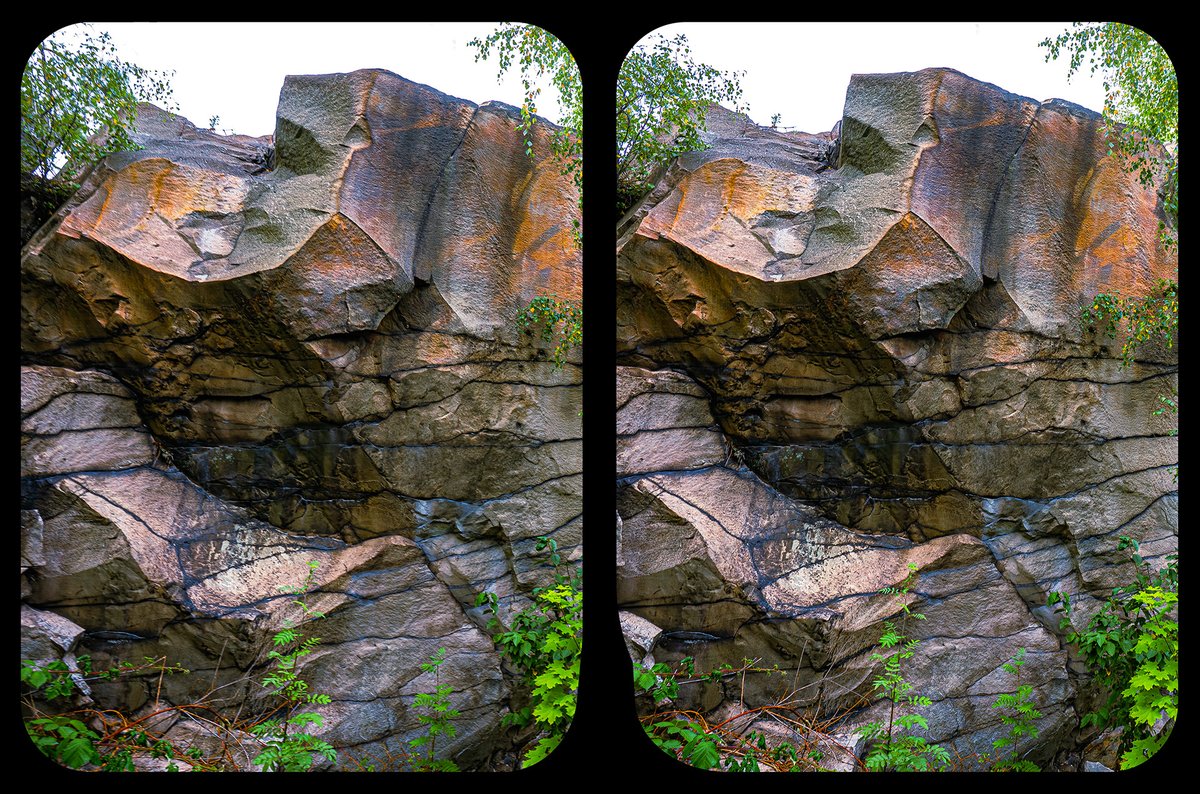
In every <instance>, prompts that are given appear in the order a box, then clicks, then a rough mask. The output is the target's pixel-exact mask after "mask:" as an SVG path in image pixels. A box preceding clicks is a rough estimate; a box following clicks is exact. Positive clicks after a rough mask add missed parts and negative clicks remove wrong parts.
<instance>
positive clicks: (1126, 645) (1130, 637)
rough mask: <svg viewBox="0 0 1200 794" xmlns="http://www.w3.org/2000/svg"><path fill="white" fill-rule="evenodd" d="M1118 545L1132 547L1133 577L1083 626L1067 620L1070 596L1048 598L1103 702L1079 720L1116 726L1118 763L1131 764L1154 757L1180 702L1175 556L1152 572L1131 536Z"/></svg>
mask: <svg viewBox="0 0 1200 794" xmlns="http://www.w3.org/2000/svg"><path fill="white" fill-rule="evenodd" d="M1117 548H1118V549H1120V550H1124V549H1132V550H1133V553H1132V555H1131V559H1132V561H1133V565H1134V579H1133V581H1132V582H1130V583H1129V584H1127V585H1124V586H1123V587H1115V588H1113V590H1112V593H1111V595H1110V596H1109V598H1108V600H1107V601H1106V602H1105V604H1104V606H1103V607H1101V609H1100V611H1099V612H1097V613H1096V614H1095V615H1094V616H1092V619H1091V620H1089V621H1088V625H1087V628H1086V629H1084V630H1082V631H1078V630H1076V629H1075V628H1074V626H1073V625H1072V624H1071V599H1070V596H1069V595H1068V594H1066V593H1058V592H1053V593H1050V596H1049V598H1048V603H1049V604H1050V605H1051V606H1055V607H1056V609H1058V610H1059V611H1061V612H1062V613H1063V617H1062V619H1061V621H1060V627H1061V628H1063V629H1068V633H1067V635H1066V640H1067V642H1069V643H1071V644H1073V645H1075V646H1076V647H1077V648H1078V650H1079V653H1080V654H1081V655H1082V656H1083V660H1084V662H1085V663H1086V664H1087V667H1088V670H1089V671H1090V672H1091V673H1092V680H1093V682H1094V683H1095V684H1096V685H1097V686H1099V687H1100V688H1101V690H1102V691H1103V693H1104V702H1103V704H1102V705H1101V706H1100V708H1098V709H1097V710H1096V711H1094V712H1091V713H1089V714H1087V715H1085V716H1084V718H1083V721H1082V724H1083V725H1085V726H1087V725H1095V726H1097V727H1099V728H1101V729H1105V728H1110V727H1115V728H1120V729H1121V741H1120V745H1119V752H1120V753H1121V768H1122V769H1129V768H1130V767H1134V766H1137V765H1138V764H1140V763H1142V762H1143V761H1145V760H1146V759H1148V758H1150V757H1151V756H1153V755H1154V753H1156V752H1157V751H1158V750H1159V749H1160V748H1161V747H1162V745H1163V743H1164V742H1165V741H1166V739H1167V737H1168V736H1169V735H1170V733H1171V729H1172V728H1173V727H1174V724H1175V717H1176V714H1177V713H1178V707H1179V624H1178V623H1177V622H1176V621H1175V619H1174V618H1173V617H1172V614H1173V612H1174V610H1175V607H1176V605H1177V604H1178V593H1179V555H1177V554H1171V555H1168V556H1167V558H1166V559H1167V564H1166V565H1165V566H1164V567H1163V568H1162V569H1161V570H1159V571H1151V569H1150V565H1149V563H1147V562H1146V561H1145V560H1144V559H1143V558H1142V556H1141V555H1140V554H1139V545H1138V542H1137V541H1136V540H1134V539H1132V538H1130V537H1128V536H1125V535H1122V536H1121V537H1120V540H1119V542H1118V544H1117Z"/></svg>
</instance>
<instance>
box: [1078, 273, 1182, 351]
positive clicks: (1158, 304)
mask: <svg viewBox="0 0 1200 794" xmlns="http://www.w3.org/2000/svg"><path fill="white" fill-rule="evenodd" d="M1079 319H1080V322H1081V323H1082V325H1083V327H1084V328H1085V329H1091V328H1095V327H1097V326H1099V327H1100V328H1101V330H1102V332H1103V333H1104V334H1105V335H1106V336H1107V337H1108V338H1110V339H1116V337H1117V331H1118V330H1119V329H1120V327H1121V326H1122V325H1124V326H1125V328H1126V329H1127V332H1126V334H1125V338H1124V339H1123V340H1122V343H1121V361H1122V362H1123V363H1124V364H1126V365H1128V364H1131V363H1132V362H1133V357H1134V354H1135V353H1136V351H1137V349H1138V348H1139V347H1141V345H1142V344H1144V343H1146V342H1149V341H1151V340H1158V341H1160V342H1161V343H1162V344H1163V345H1165V346H1166V347H1172V346H1173V345H1174V344H1175V337H1176V336H1177V335H1178V333H1179V285H1178V284H1177V283H1176V282H1175V281H1174V280H1171V279H1159V280H1158V281H1157V282H1156V284H1155V287H1154V289H1153V290H1152V291H1151V292H1150V293H1149V294H1148V295H1143V296H1140V297H1124V296H1122V295H1120V294H1107V293H1101V294H1099V295H1097V296H1096V297H1095V298H1094V299H1093V300H1092V305H1091V306H1084V307H1083V308H1082V309H1081V310H1080V313H1079Z"/></svg>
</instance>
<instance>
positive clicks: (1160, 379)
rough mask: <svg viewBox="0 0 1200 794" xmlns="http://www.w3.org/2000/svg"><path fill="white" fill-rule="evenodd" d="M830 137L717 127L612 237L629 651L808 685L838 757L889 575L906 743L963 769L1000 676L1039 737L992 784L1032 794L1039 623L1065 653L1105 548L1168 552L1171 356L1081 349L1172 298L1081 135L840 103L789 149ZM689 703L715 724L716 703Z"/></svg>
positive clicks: (1046, 641)
mask: <svg viewBox="0 0 1200 794" xmlns="http://www.w3.org/2000/svg"><path fill="white" fill-rule="evenodd" d="M727 121H728V120H727V119H726V122H727ZM834 137H835V134H827V135H824V136H813V135H807V134H803V133H800V134H789V133H783V132H779V131H776V130H770V129H765V128H758V127H755V126H753V125H751V124H743V125H741V126H738V125H733V124H729V123H724V124H721V125H718V126H717V128H716V132H715V133H714V134H712V135H711V136H710V141H709V143H710V146H709V148H707V149H705V150H704V151H700V152H693V153H689V154H686V155H683V156H682V157H680V158H679V159H678V160H677V161H676V162H675V163H673V164H672V165H671V166H670V167H669V168H667V169H666V171H665V173H664V175H663V178H662V181H661V182H660V183H659V184H658V185H657V186H656V188H655V189H654V190H653V191H652V192H651V193H650V194H649V195H648V196H647V197H646V199H645V200H644V201H643V202H642V203H641V204H640V205H639V206H636V207H634V208H633V209H632V210H631V211H630V213H629V214H628V215H627V216H626V217H625V218H624V219H623V220H622V221H621V223H620V224H619V225H618V236H619V240H618V258H617V285H618V286H617V288H618V300H617V303H618V305H617V349H618V362H617V363H618V365H619V366H618V373H617V382H618V388H617V391H618V406H617V408H618V414H617V418H618V478H619V480H618V517H619V526H620V535H621V541H620V546H619V548H620V552H619V554H620V558H619V561H618V593H619V602H620V606H621V608H622V609H623V610H625V611H626V614H627V616H628V617H627V618H626V619H625V623H626V624H628V625H630V626H634V625H635V623H634V620H633V619H635V618H640V619H641V621H642V623H638V624H636V625H637V626H638V628H637V638H632V637H631V638H630V643H631V647H635V648H637V653H636V654H635V655H637V656H638V661H640V660H641V656H642V655H644V654H647V653H648V654H650V655H651V656H653V657H654V658H655V659H656V660H657V661H669V660H670V659H673V658H679V657H681V656H685V655H687V656H694V657H696V659H697V666H698V667H700V666H704V667H714V666H717V665H719V664H722V663H726V662H728V663H732V664H734V665H735V666H736V665H737V664H738V663H739V662H740V661H741V659H742V658H743V657H747V658H761V659H762V660H763V662H764V663H765V664H766V665H768V666H769V665H770V664H773V663H775V662H778V663H779V664H780V666H781V667H785V666H786V667H789V668H792V669H796V670H798V673H796V675H797V678H796V684H795V687H794V688H798V689H800V690H803V691H811V692H816V691H817V690H818V689H819V687H815V686H814V687H813V688H811V689H809V690H805V689H804V687H805V684H806V683H807V682H817V681H823V682H825V683H824V684H822V686H823V687H826V688H827V687H828V686H829V685H831V682H833V684H835V685H836V687H837V688H838V689H839V691H841V692H843V693H844V694H845V697H844V698H842V699H835V701H836V702H835V701H828V702H822V703H821V706H822V707H823V708H826V709H836V708H839V707H844V708H846V709H849V711H848V712H846V713H845V714H844V720H843V722H842V725H841V728H839V730H841V729H846V730H850V729H852V728H854V727H855V726H858V725H861V724H863V723H864V722H867V721H869V720H870V719H873V718H876V717H878V714H877V711H878V709H877V707H871V708H867V709H862V708H859V707H857V706H854V705H853V704H854V703H855V702H856V698H857V697H858V696H861V695H869V694H870V690H871V680H872V677H873V670H872V669H871V668H872V662H870V661H869V649H870V648H871V646H872V645H874V644H876V643H877V642H878V638H879V635H880V633H881V630H882V621H883V620H885V619H893V617H894V616H895V615H896V614H897V610H898V608H899V607H898V606H897V605H896V604H894V603H893V602H892V600H891V599H890V598H888V597H886V596H882V595H878V594H877V591H878V590H879V589H880V588H882V587H894V586H896V585H897V584H898V583H899V582H900V581H901V580H903V578H904V577H905V575H906V574H907V570H908V569H907V563H909V562H914V563H916V564H917V565H918V566H919V568H920V571H921V573H920V576H919V578H918V579H917V583H916V585H914V589H913V597H912V604H913V605H914V606H913V608H914V609H917V610H918V611H922V612H924V613H926V614H927V616H928V620H927V621H926V622H924V623H922V624H920V625H919V627H918V628H917V629H916V633H917V636H918V637H919V638H920V639H921V640H922V642H921V645H920V647H919V650H918V652H917V656H916V657H915V658H914V660H913V665H912V670H911V674H909V675H908V677H909V679H910V680H913V681H917V682H919V686H920V687H921V688H920V692H921V694H927V695H929V696H930V697H932V698H933V701H934V703H933V706H932V707H930V709H929V710H928V713H927V717H928V719H929V723H930V731H929V738H930V739H931V740H934V741H937V742H939V743H946V744H949V745H952V746H954V747H955V748H957V749H959V750H960V751H962V752H975V753H985V752H990V751H991V741H992V740H993V739H995V738H997V737H998V736H999V735H1000V724H999V716H998V715H997V713H996V711H995V710H994V709H992V708H991V703H992V701H993V700H994V698H995V694H996V693H999V692H1004V691H1012V690H1013V689H1014V688H1015V685H1013V684H1012V683H1011V681H1008V680H1006V679H1005V676H1006V675H1007V674H1006V673H1004V671H1003V669H1002V665H1003V664H1004V663H1005V662H1006V661H1008V660H1009V659H1011V658H1012V656H1013V654H1014V653H1015V652H1016V650H1017V649H1018V648H1019V647H1025V648H1027V649H1028V653H1029V660H1030V661H1029V663H1028V666H1027V667H1025V668H1024V669H1023V673H1022V676H1023V677H1022V683H1025V682H1029V683H1033V684H1034V685H1035V692H1036V697H1037V702H1038V708H1039V709H1040V710H1041V711H1042V713H1043V718H1042V720H1040V721H1039V723H1038V724H1039V729H1040V730H1041V736H1040V738H1039V739H1038V740H1037V746H1036V747H1035V746H1034V744H1033V743H1031V742H1027V743H1026V744H1025V745H1023V746H1022V747H1021V752H1024V751H1026V750H1030V752H1031V755H1030V756H1029V757H1030V758H1032V759H1033V760H1035V761H1037V762H1038V763H1039V764H1042V765H1043V766H1045V765H1048V764H1050V763H1052V762H1053V755H1054V753H1055V751H1056V750H1058V749H1062V748H1064V747H1066V746H1067V745H1068V744H1070V742H1072V741H1074V740H1075V737H1073V731H1075V730H1076V728H1077V724H1078V723H1077V715H1076V713H1075V712H1076V708H1077V704H1076V702H1075V696H1076V691H1077V683H1078V678H1077V672H1078V670H1077V669H1076V668H1075V667H1073V665H1072V664H1071V663H1070V661H1069V657H1068V654H1067V652H1066V650H1065V649H1064V647H1063V644H1062V642H1061V638H1060V636H1056V635H1058V634H1059V632H1060V630H1059V629H1058V624H1057V619H1056V618H1055V617H1054V616H1053V615H1052V614H1050V613H1049V610H1048V609H1046V607H1045V604H1046V598H1047V595H1048V593H1049V592H1051V591H1066V592H1068V593H1070V594H1071V596H1072V603H1073V604H1075V605H1076V611H1077V614H1076V620H1077V621H1083V622H1084V623H1086V619H1087V617H1088V616H1090V615H1091V614H1092V613H1093V612H1094V611H1095V610H1096V609H1097V607H1098V603H1099V601H1100V600H1103V599H1104V598H1105V597H1107V595H1108V592H1109V590H1110V589H1111V588H1112V587H1113V586H1114V585H1117V584H1119V583H1123V582H1124V581H1127V580H1128V578H1129V575H1130V568H1129V562H1128V558H1127V556H1126V555H1125V553H1121V552H1118V551H1117V549H1116V546H1117V539H1118V536H1119V535H1130V536H1132V537H1134V538H1136V539H1138V540H1139V541H1140V542H1141V544H1142V554H1143V556H1144V557H1146V558H1147V559H1149V560H1151V561H1153V562H1154V563H1155V564H1162V562H1163V558H1164V557H1165V555H1167V554H1169V553H1171V552H1173V551H1174V550H1175V548H1176V535H1177V527H1178V511H1177V502H1178V491H1177V487H1176V484H1175V481H1174V478H1173V472H1172V469H1173V466H1174V464H1175V462H1176V460H1177V444H1176V440H1175V438H1174V437H1173V436H1172V435H1171V434H1170V430H1171V421H1170V417H1169V416H1155V415H1154V410H1155V409H1156V408H1157V407H1159V404H1158V395H1160V394H1169V393H1171V391H1172V390H1173V389H1174V388H1175V385H1176V383H1177V358H1176V356H1175V351H1174V350H1173V349H1168V348H1165V347H1162V346H1160V345H1158V344H1153V343H1152V344H1149V345H1146V346H1144V347H1143V348H1142V349H1141V351H1140V352H1139V355H1138V356H1137V360H1136V361H1135V362H1133V363H1132V364H1131V365H1130V366H1128V367H1125V366H1122V365H1121V362H1120V360H1119V352H1118V351H1117V348H1116V346H1115V345H1116V343H1115V342H1111V341H1109V340H1107V339H1104V338H1102V337H1100V336H1098V335H1096V334H1094V333H1091V332H1086V331H1085V330H1084V329H1082V328H1081V326H1080V324H1079V319H1078V317H1079V306H1080V305H1082V304H1085V303H1090V302H1091V300H1092V296H1093V295H1095V294H1097V293H1099V292H1120V293H1122V294H1125V295H1131V294H1143V293H1147V292H1149V291H1150V290H1151V289H1152V287H1153V286H1154V285H1155V283H1156V280H1157V279H1160V278H1175V272H1176V259H1175V255H1174V253H1173V252H1168V251H1165V250H1164V249H1163V248H1162V246H1161V244H1160V242H1159V237H1158V228H1159V222H1160V220H1162V219H1163V214H1162V208H1161V205H1160V202H1159V201H1158V199H1157V195H1156V193H1155V191H1154V190H1153V189H1147V188H1145V187H1143V186H1142V185H1140V184H1139V183H1138V181H1137V178H1136V177H1135V176H1131V175H1129V174H1127V173H1125V172H1124V170H1123V169H1122V167H1121V164H1120V162H1119V161H1118V160H1117V159H1116V158H1113V157H1109V156H1107V153H1106V146H1105V141H1104V128H1103V122H1102V120H1101V118H1100V117H1099V115H1097V114H1095V113H1092V112H1090V111H1087V110H1085V109H1083V108H1080V107H1077V106H1074V105H1070V104H1068V103H1065V102H1062V101H1059V100H1051V101H1048V102H1041V103H1039V102H1035V101H1033V100H1030V99H1026V98H1024V97H1018V96H1015V95H1012V94H1009V93H1007V92H1005V91H1003V90H1001V89H999V88H997V87H996V86H992V85H989V84H986V83H981V82H978V81H976V80H972V79H971V78H969V77H967V76H965V75H962V74H960V73H957V72H954V71H950V70H946V69H927V70H924V71H921V72H915V73H906V74H893V75H857V76H855V77H854V78H853V80H852V82H851V84H850V87H849V89H848V91H847V97H846V106H845V112H844V115H843V118H842V121H841V122H840V127H839V129H838V130H837V132H836V146H835V147H833V146H821V145H818V144H820V143H821V142H822V141H823V140H833V139H834ZM831 150H836V151H838V152H839V156H838V159H837V161H836V162H835V163H832V164H831V163H830V162H829V161H828V153H829V152H830V151H831ZM831 165H832V166H833V167H831ZM632 395H636V398H635V397H632ZM651 401H654V402H651ZM639 403H641V404H642V405H641V406H639ZM650 405H654V406H657V407H656V408H654V409H651V408H648V406H650ZM642 406H645V407H642ZM646 622H648V625H646ZM1080 625H1083V624H1082V623H1080ZM656 632H657V633H656ZM647 637H657V639H656V640H654V641H653V642H651V643H650V644H651V645H652V647H649V648H647V647H644V645H645V643H646V642H647V640H646V639H645V638H647ZM672 638H686V639H683V640H673V639H672ZM635 640H636V641H635ZM639 643H640V644H639ZM935 669H936V671H937V672H936V674H935V673H934V672H933V671H934V670H935ZM738 683H739V684H740V683H741V682H740V681H739V682H738ZM752 686H759V688H758V689H754V690H753V692H752ZM768 686H769V684H768V683H763V684H761V685H751V684H750V683H749V680H748V681H747V684H746V691H745V693H744V695H745V697H746V699H747V703H748V704H750V705H759V704H762V703H765V702H769V701H770V697H771V696H772V695H771V693H770V692H769V691H768V689H767V687H768ZM742 695H743V693H741V692H740V691H739V692H731V697H734V698H738V697H742ZM693 697H694V700H693V702H692V703H691V705H693V706H696V707H700V708H704V709H713V710H714V712H713V713H714V714H715V713H723V712H721V711H720V709H721V705H720V704H721V700H722V697H723V693H722V692H721V691H720V688H719V687H712V686H710V687H708V688H707V689H705V690H703V691H700V692H697V693H695V694H694V696H693ZM804 705H813V706H815V705H816V703H815V701H814V702H813V703H807V702H806V703H805V704H804ZM1079 707H1080V708H1082V706H1079Z"/></svg>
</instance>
